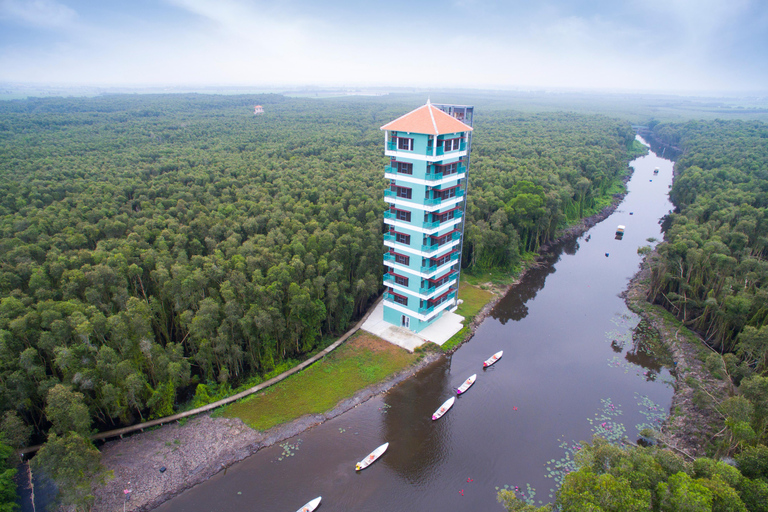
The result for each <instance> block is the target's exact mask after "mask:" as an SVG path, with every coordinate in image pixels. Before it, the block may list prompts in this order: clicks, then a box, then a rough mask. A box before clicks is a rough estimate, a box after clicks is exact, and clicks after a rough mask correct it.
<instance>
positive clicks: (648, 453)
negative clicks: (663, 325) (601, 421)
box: [499, 120, 768, 512]
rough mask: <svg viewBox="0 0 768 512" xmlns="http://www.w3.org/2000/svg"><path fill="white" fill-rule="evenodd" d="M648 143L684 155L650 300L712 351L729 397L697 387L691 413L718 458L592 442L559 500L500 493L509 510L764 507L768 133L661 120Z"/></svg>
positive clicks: (711, 366)
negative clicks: (708, 430) (706, 414)
mask: <svg viewBox="0 0 768 512" xmlns="http://www.w3.org/2000/svg"><path fill="white" fill-rule="evenodd" d="M653 137H654V138H655V139H656V140H657V141H658V142H660V143H662V144H666V145H669V146H674V147H676V148H678V149H680V150H682V156H681V157H680V158H679V159H678V160H677V162H676V163H675V181H674V184H673V186H672V190H671V192H670V197H671V199H672V201H673V203H674V204H675V207H676V209H675V212H674V213H672V214H670V215H669V216H668V217H667V218H666V219H665V222H664V226H665V240H664V241H663V242H662V243H660V244H659V245H658V246H657V248H656V252H655V253H654V254H652V255H651V259H650V266H651V272H652V277H651V283H650V293H649V296H648V300H649V301H650V302H654V303H657V304H659V305H662V306H663V307H664V308H666V309H667V310H669V311H670V312H671V313H672V314H674V315H675V316H676V317H677V318H678V319H679V320H680V321H681V322H682V323H683V324H684V325H686V326H687V327H689V328H690V329H692V330H694V331H696V332H698V333H699V334H700V335H701V337H702V338H704V340H705V342H706V343H707V344H709V345H710V346H711V347H712V348H713V349H715V351H712V352H710V353H709V355H707V356H706V359H705V363H706V364H705V367H706V368H707V369H708V370H709V371H710V372H711V374H712V376H713V377H715V378H716V379H722V380H724V381H725V383H726V385H725V389H727V390H728V392H727V393H726V396H716V395H719V393H717V392H715V390H712V389H704V385H705V384H703V383H699V382H696V381H695V380H694V382H692V383H691V384H692V385H694V386H697V387H698V391H697V392H696V394H695V395H694V396H695V404H696V407H697V408H699V409H705V410H710V411H712V412H713V414H712V417H714V418H717V419H716V420H715V421H717V424H716V425H713V428H712V430H713V432H716V434H715V435H714V436H712V437H711V438H710V439H708V441H706V445H705V446H702V447H701V448H702V450H703V451H704V452H705V453H707V454H710V455H711V458H699V459H696V460H695V461H690V460H685V459H683V458H682V457H680V456H679V455H678V454H676V453H674V452H672V451H668V450H663V449H659V448H655V447H654V448H641V447H633V448H625V447H623V448H620V447H617V446H611V445H610V444H608V443H607V442H606V441H604V440H602V439H599V438H595V439H594V440H593V443H592V444H586V443H585V444H584V446H583V448H584V449H583V450H582V451H581V452H580V453H579V454H578V457H577V463H578V464H579V465H580V469H579V470H578V471H576V472H574V473H572V474H570V475H568V476H566V478H565V480H564V482H563V486H562V487H561V488H560V489H559V490H558V492H557V496H556V501H555V504H554V505H552V506H550V505H547V506H544V507H536V506H534V505H533V504H531V503H526V502H525V501H523V500H520V499H517V498H516V496H515V495H514V493H513V492H511V491H502V492H501V493H500V494H499V500H500V501H501V502H502V503H503V504H504V505H505V507H506V508H507V510H511V511H512V510H514V511H527V512H534V511H539V512H543V511H549V510H553V509H554V510H560V511H562V512H571V511H574V512H575V511H582V510H592V511H595V512H599V511H606V512H607V511H616V512H619V511H622V512H624V511H633V510H637V511H640V510H654V511H657V510H658V511H669V512H677V511H702V512H704V511H747V510H749V511H766V510H768V446H766V445H767V444H768V325H767V324H768V291H766V289H765V286H764V285H765V284H766V280H767V279H768V264H766V259H765V258H766V256H768V252H767V251H768V217H766V213H768V210H767V209H766V208H768V126H767V125H765V124H763V123H759V122H747V121H729V122H725V121H717V120H716V121H689V122H687V123H680V124H654V126H653ZM688 378H690V377H688ZM718 431H719V432H718ZM724 461H727V463H726V462H724ZM733 466H735V467H733ZM736 468H738V469H736Z"/></svg>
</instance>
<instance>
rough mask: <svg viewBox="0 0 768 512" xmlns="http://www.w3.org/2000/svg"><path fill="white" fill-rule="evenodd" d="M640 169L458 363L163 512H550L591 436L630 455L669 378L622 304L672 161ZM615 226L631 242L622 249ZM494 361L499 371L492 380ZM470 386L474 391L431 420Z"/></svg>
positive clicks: (534, 274)
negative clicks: (503, 498)
mask: <svg viewBox="0 0 768 512" xmlns="http://www.w3.org/2000/svg"><path fill="white" fill-rule="evenodd" d="M631 166H632V167H633V168H634V174H633V177H632V179H631V180H630V181H629V183H628V189H629V193H628V194H627V196H626V198H625V199H624V201H623V202H622V204H621V205H620V206H619V208H618V209H617V210H616V211H615V212H614V213H613V214H612V215H611V216H610V217H609V218H608V219H606V220H605V221H603V222H601V223H599V224H597V225H596V226H594V227H593V228H591V229H590V230H589V231H587V232H586V233H584V234H583V235H582V236H580V237H579V238H578V239H574V240H571V241H570V242H567V243H564V244H561V245H560V246H558V247H556V248H554V249H553V252H552V253H551V254H550V255H549V257H548V258H547V260H546V261H545V262H544V264H543V265H541V266H540V267H538V268H536V269H534V270H532V271H529V272H528V273H527V274H526V276H525V277H524V279H523V281H522V282H521V284H520V285H519V286H517V287H515V288H514V289H513V290H512V291H511V292H510V293H509V294H508V295H507V296H506V297H504V298H503V299H502V300H501V301H500V302H499V303H498V305H497V306H496V308H495V309H494V310H493V312H492V314H491V315H490V316H489V317H488V318H487V319H486V320H485V321H484V322H483V323H482V324H481V325H480V327H479V328H478V329H477V331H476V334H475V336H474V337H473V338H472V339H471V340H470V341H469V342H468V343H466V344H465V345H464V346H462V347H461V348H460V349H459V350H458V351H456V353H454V354H453V355H452V356H451V357H445V358H441V359H440V360H438V361H437V362H436V363H434V364H432V365H431V366H429V367H427V368H426V369H425V370H423V371H421V372H420V373H419V374H417V375H416V376H415V377H414V378H412V379H409V380H407V381H405V382H403V383H402V384H400V385H398V386H396V387H394V388H393V389H392V390H390V391H389V392H388V393H386V394H384V395H381V396H379V397H376V398H374V399H372V400H369V401H368V402H366V403H364V404H362V405H360V406H358V407H357V408H355V409H353V410H351V411H349V412H347V413H345V414H343V415H341V416H339V417H337V418H335V419H333V420H330V421H328V422H326V423H324V424H322V425H319V426H317V427H315V428H312V429H310V430H308V431H306V432H304V433H303V434H301V435H299V436H297V437H294V438H292V439H289V440H288V441H287V442H285V443H283V444H281V445H276V446H272V447H269V448H265V449H262V450H260V451H259V452H257V453H256V454H255V455H253V456H252V457H250V458H248V459H246V460H244V461H242V462H240V463H239V464H236V465H235V466H233V467H231V468H229V470H228V471H227V472H226V474H225V473H224V472H220V473H219V474H217V475H215V476H214V477H213V478H211V479H210V480H208V481H207V482H205V483H203V484H201V485H199V486H197V487H195V488H193V489H191V490H189V491H187V492H185V493H183V494H181V495H180V496H178V497H176V498H174V499H173V500H171V501H169V502H167V503H165V504H163V505H162V506H160V507H159V508H158V509H156V510H158V511H162V512H167V511H178V510H184V511H186V512H217V511H222V512H224V511H232V510H238V511H264V512H271V511H293V510H296V509H298V508H299V507H301V505H303V504H304V503H306V502H308V501H309V500H310V499H312V498H314V497H316V496H322V497H323V501H322V504H321V506H320V508H319V510H321V511H352V510H355V511H360V512H363V511H377V512H385V511H392V512H395V511H397V512H402V511H430V510H444V511H464V510H465V511H480V510H482V511H493V510H499V511H502V510H503V508H502V507H501V505H499V504H498V503H497V501H496V493H497V489H498V488H504V486H511V487H515V486H518V488H519V490H520V491H521V493H522V494H524V495H525V497H526V498H527V499H529V500H532V501H533V502H535V503H536V504H539V502H542V503H547V502H549V501H551V495H552V494H553V492H554V489H556V488H557V482H558V481H559V479H561V478H562V477H563V475H564V474H565V473H566V472H567V471H569V470H570V469H572V468H573V464H572V458H573V453H574V452H575V451H576V450H577V446H578V441H580V440H590V439H591V438H592V436H593V434H595V433H599V434H602V435H604V436H606V437H609V438H612V439H620V438H622V437H624V436H626V437H627V438H628V439H629V440H632V441H634V440H636V439H637V437H638V432H639V431H640V430H641V429H642V428H643V427H644V426H653V425H658V423H659V422H660V421H661V420H662V419H663V417H664V413H665V412H666V411H667V410H668V409H669V406H670V403H671V398H672V393H673V389H672V386H671V381H672V377H671V376H670V374H669V371H668V370H667V369H666V368H664V367H663V366H662V365H661V364H660V363H659V362H658V361H657V360H656V359H655V358H654V357H653V356H652V355H650V354H648V353H646V352H645V351H644V348H643V346H638V345H637V344H636V343H633V337H632V333H633V329H634V328H635V326H637V324H638V322H639V319H638V317H637V316H636V315H634V314H633V313H631V312H630V311H629V310H627V308H626V305H625V304H624V301H623V300H622V299H621V298H620V297H619V294H620V293H621V292H622V291H624V290H625V289H626V288H627V284H628V282H629V280H630V278H631V277H632V276H633V275H634V274H635V273H636V272H637V270H638V266H639V263H640V256H639V255H638V254H637V249H638V247H641V246H644V245H649V242H647V239H648V238H650V237H654V238H656V239H661V234H660V232H661V231H660V230H661V228H660V225H659V219H660V218H661V217H662V216H663V215H665V214H666V213H667V212H668V211H669V210H670V209H671V208H672V205H671V204H670V203H669V201H668V195H667V194H668V189H669V185H670V184H671V182H672V162H671V161H669V160H665V159H662V158H659V157H658V156H656V155H655V154H653V153H651V154H649V155H647V156H644V157H641V158H638V159H636V160H634V161H633V162H632V163H631ZM657 167H658V168H659V173H658V175H654V174H653V171H654V168H657ZM619 224H623V225H625V226H626V234H625V235H624V238H623V240H615V239H614V233H615V231H616V227H617V225H619ZM498 350H504V357H503V358H502V359H501V361H500V362H498V363H497V364H496V365H495V366H493V367H491V368H490V369H488V370H485V371H484V370H483V369H482V362H483V360H484V359H486V358H488V357H489V356H490V355H491V354H493V353H494V352H496V351H498ZM473 373H477V374H478V376H477V382H476V383H475V385H474V386H473V387H472V388H471V389H470V390H469V391H468V392H467V393H466V394H465V395H462V396H461V397H459V398H458V399H457V401H456V405H455V406H454V407H453V409H451V410H450V411H449V412H448V413H447V414H446V415H445V416H444V417H443V418H442V419H440V420H439V421H436V422H433V421H432V420H431V418H430V416H431V414H432V412H433V411H434V410H435V409H436V408H437V407H439V405H440V404H441V403H442V402H443V401H444V400H446V399H447V398H448V397H450V396H452V395H454V394H455V392H454V390H455V388H456V387H457V386H458V385H460V384H461V382H462V381H463V380H464V379H466V378H467V377H469V376H470V375H471V374H473ZM387 441H388V442H389V443H390V446H389V450H388V452H387V453H386V454H385V455H384V456H383V457H382V458H381V459H380V460H379V461H377V462H376V463H374V464H373V465H372V466H371V467H369V468H368V469H366V470H364V471H361V472H357V473H356V472H355V467H354V466H355V462H357V461H359V460H360V459H362V458H363V457H364V456H365V455H366V454H367V453H369V452H370V451H371V450H373V449H374V448H375V447H377V446H379V445H380V444H382V443H384V442H387ZM532 491H533V492H532ZM534 492H535V494H534Z"/></svg>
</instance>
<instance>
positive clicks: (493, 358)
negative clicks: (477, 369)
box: [483, 350, 504, 368]
mask: <svg viewBox="0 0 768 512" xmlns="http://www.w3.org/2000/svg"><path fill="white" fill-rule="evenodd" d="M503 353H504V351H503V350H499V351H498V352H496V353H495V354H493V355H492V356H491V357H489V358H488V359H486V360H485V361H483V368H488V367H489V366H491V365H492V364H493V363H495V362H496V361H498V360H499V359H501V355H502V354H503Z"/></svg>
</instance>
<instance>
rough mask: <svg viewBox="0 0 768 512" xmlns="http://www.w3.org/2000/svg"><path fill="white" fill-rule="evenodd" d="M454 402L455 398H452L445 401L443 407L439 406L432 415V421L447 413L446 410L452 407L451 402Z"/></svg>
mask: <svg viewBox="0 0 768 512" xmlns="http://www.w3.org/2000/svg"><path fill="white" fill-rule="evenodd" d="M455 401H456V397H455V396H452V397H451V398H449V399H448V400H446V401H445V403H443V405H441V406H440V408H439V409H438V410H436V411H435V414H433V415H432V419H433V420H437V419H440V418H441V417H442V416H443V414H445V413H446V412H448V409H450V408H451V407H453V402H455Z"/></svg>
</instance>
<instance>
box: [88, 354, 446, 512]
mask: <svg viewBox="0 0 768 512" xmlns="http://www.w3.org/2000/svg"><path fill="white" fill-rule="evenodd" d="M442 357H444V356H443V354H442V353H437V352H427V353H425V355H424V357H423V358H421V359H420V360H419V361H418V362H417V363H415V364H414V365H413V366H411V367H409V368H407V369H405V370H403V371H401V372H399V373H398V374H396V375H394V376H393V377H390V378H389V379H387V380H386V381H383V382H380V383H378V384H375V385H373V386H369V387H367V388H365V389H362V390H360V391H358V392H357V393H355V395H354V396H352V397H351V398H348V399H346V400H343V401H342V402H340V403H339V404H337V405H336V407H334V408H333V409H332V410H331V411H329V412H327V413H325V414H309V415H305V416H302V417H300V418H298V419H296V420H294V421H291V422H288V423H285V424H283V425H278V426H276V427H274V428H272V429H270V430H267V431H264V432H260V431H257V430H254V429H252V428H250V427H248V426H247V425H245V424H244V423H243V422H242V421H241V420H240V419H231V418H222V417H217V418H213V417H211V415H210V414H204V415H201V416H197V417H195V418H194V419H190V420H189V421H187V422H180V423H175V424H171V425H165V426H163V427H160V428H156V429H154V430H151V431H146V432H142V433H139V434H134V435H132V436H130V437H126V438H124V439H118V440H114V441H110V442H108V443H105V444H104V445H103V446H102V447H101V453H102V463H103V464H104V466H105V467H107V468H108V469H110V470H112V471H113V472H114V478H113V479H112V480H111V481H110V482H109V483H107V485H105V486H104V487H101V488H98V489H96V490H95V492H94V496H95V498H96V500H95V503H94V507H93V510H99V511H104V512H107V511H109V512H120V511H122V510H123V505H125V510H126V511H136V512H144V511H149V510H152V509H154V508H156V507H158V506H159V505H161V504H162V503H164V502H166V501H168V500H170V499H171V498H173V497H174V496H177V495H178V494H181V493H182V492H184V491H185V490H187V489H190V488H192V487H194V486H195V485H197V484H199V483H202V482H204V481H206V480H208V479H209V478H210V477H212V476H213V475H215V474H216V473H218V472H219V471H226V469H227V468H228V467H229V466H231V465H233V464H235V463H236V462H239V461H241V460H243V459H245V458H246V457H249V456H250V455H253V454H254V453H256V452H257V451H259V450H260V449H261V448H265V447H268V446H272V445H274V444H277V443H280V442H282V441H284V440H286V439H289V438H291V437H293V436H295V435H298V434H300V433H302V432H304V431H306V430H308V429H310V428H312V427H314V426H317V425H319V424H321V423H323V422H325V421H327V420H329V419H331V418H335V417H337V416H339V415H341V414H343V413H345V412H347V411H348V410H350V409H352V408H354V407H357V406H358V405H360V404H362V403H364V402H366V401H367V400H369V399H371V398H373V397H375V396H377V395H379V394H381V393H384V392H386V391H387V390H389V389H390V388H392V387H393V386H395V385H397V384H398V383H400V382H402V381H404V380H406V379H408V378H410V377H411V376H413V375H414V374H415V373H417V372H418V371H419V370H421V369H423V368H424V367H426V366H428V365H429V364H431V363H433V362H435V361H437V360H438V359H440V358H442ZM163 468H165V469H163ZM126 489H129V490H130V491H131V493H130V499H128V500H127V501H126V500H125V497H126V494H125V493H124V490H126Z"/></svg>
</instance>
